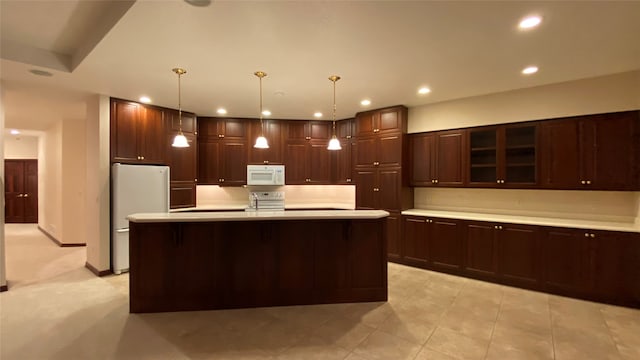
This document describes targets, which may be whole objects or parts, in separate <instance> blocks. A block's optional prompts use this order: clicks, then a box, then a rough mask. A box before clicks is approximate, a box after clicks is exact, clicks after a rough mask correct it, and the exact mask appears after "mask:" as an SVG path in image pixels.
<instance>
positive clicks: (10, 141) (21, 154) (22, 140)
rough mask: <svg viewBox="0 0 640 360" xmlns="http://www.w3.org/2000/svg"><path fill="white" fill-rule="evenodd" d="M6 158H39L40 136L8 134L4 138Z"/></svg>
mask: <svg viewBox="0 0 640 360" xmlns="http://www.w3.org/2000/svg"><path fill="white" fill-rule="evenodd" d="M4 158H5V159H37V158H38V137H37V136H25V135H17V136H6V135H5V139H4Z"/></svg>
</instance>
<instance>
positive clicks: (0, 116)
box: [0, 83, 7, 287]
mask: <svg viewBox="0 0 640 360" xmlns="http://www.w3.org/2000/svg"><path fill="white" fill-rule="evenodd" d="M0 129H4V86H3V84H2V83H0ZM0 149H4V132H3V133H2V134H1V135H0ZM0 187H1V188H2V189H4V152H3V153H2V154H0ZM0 193H1V194H2V195H0V200H2V201H1V202H2V204H1V205H2V206H0V286H3V287H4V286H7V270H6V267H5V257H4V191H1V192H0Z"/></svg>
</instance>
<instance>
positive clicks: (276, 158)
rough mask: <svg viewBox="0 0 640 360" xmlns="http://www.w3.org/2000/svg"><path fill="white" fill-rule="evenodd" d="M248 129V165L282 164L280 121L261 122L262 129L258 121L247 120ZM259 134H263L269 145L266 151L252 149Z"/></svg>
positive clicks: (281, 126)
mask: <svg viewBox="0 0 640 360" xmlns="http://www.w3.org/2000/svg"><path fill="white" fill-rule="evenodd" d="M248 122H249V124H250V128H249V164H253V165H259V164H282V163H284V159H283V157H282V132H283V130H282V128H283V125H282V124H283V123H282V121H278V120H263V129H261V127H260V121H259V120H256V119H251V120H248ZM260 134H264V137H266V138H267V142H268V143H269V148H268V149H256V148H254V147H253V144H254V143H255V141H256V139H257V138H258V136H260Z"/></svg>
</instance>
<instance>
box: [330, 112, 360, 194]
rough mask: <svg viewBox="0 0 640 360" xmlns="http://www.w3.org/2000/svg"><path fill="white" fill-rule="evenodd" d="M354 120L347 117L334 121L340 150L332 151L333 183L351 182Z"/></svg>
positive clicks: (354, 131) (354, 140) (354, 146)
mask: <svg viewBox="0 0 640 360" xmlns="http://www.w3.org/2000/svg"><path fill="white" fill-rule="evenodd" d="M355 133H356V130H355V120H354V119H347V120H341V121H337V122H336V136H337V137H338V140H340V146H342V150H338V151H333V154H334V155H333V156H334V177H333V178H334V183H335V184H345V185H349V184H353V155H354V153H355V148H356V137H355Z"/></svg>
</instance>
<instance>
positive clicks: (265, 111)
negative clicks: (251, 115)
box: [262, 110, 271, 116]
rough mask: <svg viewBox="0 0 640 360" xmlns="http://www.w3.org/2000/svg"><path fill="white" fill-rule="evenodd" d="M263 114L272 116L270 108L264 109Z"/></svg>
mask: <svg viewBox="0 0 640 360" xmlns="http://www.w3.org/2000/svg"><path fill="white" fill-rule="evenodd" d="M262 115H264V116H270V115H271V111H269V110H262Z"/></svg>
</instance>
